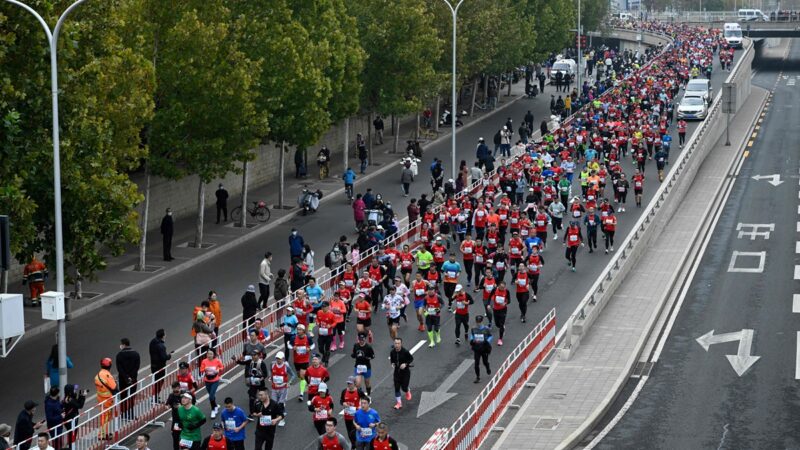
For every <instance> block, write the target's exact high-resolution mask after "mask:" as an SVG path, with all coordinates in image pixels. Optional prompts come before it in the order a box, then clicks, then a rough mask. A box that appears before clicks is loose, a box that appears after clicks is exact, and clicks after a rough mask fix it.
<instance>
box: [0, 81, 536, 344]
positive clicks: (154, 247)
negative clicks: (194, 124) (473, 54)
mask: <svg viewBox="0 0 800 450" xmlns="http://www.w3.org/2000/svg"><path fill="white" fill-rule="evenodd" d="M524 91H525V83H524V81H521V82H519V83H516V84H514V85H512V88H511V96H506V95H505V94H506V93H507V91H506V90H505V89H504V90H503V94H502V95H501V96H500V98H499V99H498V107H497V109H495V110H487V111H481V110H478V109H476V110H475V115H474V116H473V117H469V118H466V119H463V120H464V126H462V127H460V128H459V131H460V130H463V129H465V128H467V127H469V126H471V125H472V124H475V123H479V122H481V121H482V120H484V119H486V118H487V117H489V116H491V115H493V114H495V113H498V112H501V111H502V110H503V109H504V108H505V107H506V106H508V105H510V104H512V103H514V102H515V101H516V100H518V99H519V98H521V97H522V96H523V95H524ZM535 101H536V102H537V103H542V104H545V103H546V102H549V96H539V97H538V98H537V99H536V100H535ZM498 123H500V119H498ZM386 126H387V127H390V121H389V120H388V119H387V120H386ZM411 129H413V124H412V120H407V121H404V122H402V123H401V127H400V143H399V149H398V151H399V152H401V153H402V152H404V151H405V147H406V142H405V140H406V138H407V137H408V136H409V133H410V131H409V130H411ZM450 134H451V133H450V128H449V127H444V128H440V134H439V138H438V139H437V140H436V141H431V142H424V141H423V144H422V145H423V150H424V148H425V147H427V146H428V145H430V144H431V143H432V142H438V141H441V140H444V139H449V138H450ZM393 142H394V136H392V135H391V130H390V129H389V128H387V131H386V134H385V136H384V143H383V144H382V145H373V150H372V153H373V161H372V164H371V165H370V166H369V167H368V168H367V173H366V175H360V176H359V178H358V180H357V182H356V183H357V184H356V191H358V185H359V184H361V183H363V182H364V181H366V180H369V179H371V178H373V177H376V176H378V175H380V174H381V173H383V172H385V171H387V170H390V169H391V168H394V169H396V170H397V171H398V173H399V166H396V164H397V161H399V158H400V156H401V154H399V153H392V147H393ZM468 145H469V146H472V145H473V143H472V142H470V143H469V144H468ZM317 148H318V147H317ZM314 151H316V150H314V149H310V150H309V155H312V153H313V152H314ZM292 155H293V153H292V152H290V153H289V156H287V161H286V164H287V166H291V167H294V163H293V160H292ZM313 155H316V153H313ZM309 159H311V156H309ZM349 162H350V166H351V167H353V168H354V170H356V172H358V160H357V159H354V157H353V154H352V152H351V154H350V161H349ZM449 167H450V165H449V162H446V163H445V168H446V169H447V170H448V171H449V170H450V169H449ZM311 169H312V170H311V171H310V173H309V176H308V177H306V178H302V179H295V178H294V176H293V173H287V175H286V176H285V194H284V204H285V205H288V206H289V207H291V208H292V209H288V210H286V209H283V210H281V209H271V211H270V212H271V218H270V220H269V222H267V223H266V224H256V226H255V227H253V228H248V229H247V230H242V229H241V228H238V227H233V223H232V222H230V221H229V222H228V223H227V224H225V225H223V224H220V225H216V224H215V221H216V207H215V206H214V205H213V203H211V205H210V207H209V208H207V209H206V211H205V219H204V223H205V228H204V239H203V241H204V245H205V244H211V247H210V248H204V249H195V248H192V247H189V246H188V245H187V244H188V243H189V242H193V241H194V233H195V217H194V216H192V217H187V218H182V219H179V220H177V221H176V222H175V235H174V237H173V251H172V256H173V257H174V258H175V260H174V261H172V262H164V261H163V260H162V246H161V235H160V232H159V230H152V231H150V232H148V234H147V251H146V255H147V256H146V261H147V266H148V269H150V270H151V271H149V272H138V271H134V267H135V265H136V264H138V261H139V249H138V246H132V247H130V248H129V249H128V251H127V252H126V253H125V254H123V255H121V256H119V257H116V258H113V257H109V258H108V260H107V264H108V268H107V269H106V270H104V271H103V272H101V273H99V274H98V278H97V279H96V280H87V281H84V282H83V293H84V296H83V298H82V299H80V300H69V301H68V303H71V305H70V311H71V313H72V316H73V317H77V316H80V315H82V314H85V313H87V312H89V311H92V310H94V309H96V308H99V307H102V306H104V305H108V304H109V303H112V302H114V301H116V300H118V299H121V298H123V297H125V296H128V295H130V294H132V293H133V292H135V291H137V290H139V289H141V288H143V287H145V286H148V285H150V284H152V283H154V282H156V281H157V280H160V279H163V278H165V277H168V276H170V275H173V274H175V273H178V272H180V271H182V270H185V269H187V268H189V267H192V266H194V265H195V264H198V263H199V262H201V261H204V260H206V259H208V258H210V257H212V256H214V255H216V254H218V253H221V252H222V251H225V250H227V249H229V248H231V247H233V246H235V245H237V244H241V243H242V242H244V241H247V240H250V239H252V238H253V237H255V236H257V235H259V234H261V233H263V232H264V231H265V230H268V229H271V228H274V227H275V226H277V225H279V224H281V223H285V222H287V221H288V220H290V219H291V218H292V217H294V216H295V214H296V213H297V212H298V208H296V200H297V197H298V195H299V194H300V192H301V191H302V189H303V186H304V185H306V184H308V185H309V186H311V187H313V188H318V189H321V190H322V192H323V194H324V196H323V202H326V201H327V200H326V197H332V196H335V195H337V194H338V195H340V196H341V195H343V194H342V192H341V191H342V188H343V184H342V181H341V175H342V173H343V172H344V166H343V159H342V158H341V155H335V157H334V159H333V161H332V164H331V169H330V170H331V172H330V173H331V176H330V177H329V178H328V179H326V180H318V179H317V177H316V176H315V175H316V174H315V173H313V172H314V170H315V169H316V165H313V166H312V167H311ZM424 169H425V168H420V170H424ZM422 173H427V172H422ZM247 198H248V202H250V201H256V200H264V201H265V202H267V204H268V205H270V207H272V205H275V204H277V203H278V182H277V181H275V182H270V183H267V184H265V185H262V186H258V187H253V188H251V189H250V190H249V191H248V194H247ZM328 200H329V198H328ZM228 203H229V212H230V210H232V209H233V208H234V207H236V206H237V205H238V204H239V197H238V196H237V197H236V198H231V199H230V200H229V202H228ZM323 205H324V203H323ZM323 207H324V206H323ZM150 214H161V211H150ZM248 219H249V220H248V222H250V223H249V224H248V225H251V223H253V222H255V221H254V220H253V219H252V218H249V217H248ZM318 253H319V255H322V253H321V252H318ZM320 259H321V258H320ZM23 288H24V286H21V285H19V284H17V283H11V284H10V285H9V292H25V294H24V295H25V297H26V302H27V297H28V293H27V289H23ZM47 288H48V289H55V278H54V277H50V280H49V282H48V285H47ZM73 290H74V286H72V285H67V291H70V292H71V291H73ZM54 329H55V323H54V322H49V321H44V320H42V317H41V309H40V308H39V307H33V306H26V307H25V330H26V335H27V336H28V337H30V336H32V335H36V334H39V333H41V332H44V331H48V330H54Z"/></svg>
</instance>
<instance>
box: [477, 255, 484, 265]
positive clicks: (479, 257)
mask: <svg viewBox="0 0 800 450" xmlns="http://www.w3.org/2000/svg"><path fill="white" fill-rule="evenodd" d="M475 262H476V263H478V264H481V263H483V256H481V255H475Z"/></svg>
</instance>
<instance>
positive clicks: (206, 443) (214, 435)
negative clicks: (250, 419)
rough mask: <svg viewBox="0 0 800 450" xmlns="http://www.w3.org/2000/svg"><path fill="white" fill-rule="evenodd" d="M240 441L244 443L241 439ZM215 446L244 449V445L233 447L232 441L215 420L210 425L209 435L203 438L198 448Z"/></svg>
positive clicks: (231, 449)
mask: <svg viewBox="0 0 800 450" xmlns="http://www.w3.org/2000/svg"><path fill="white" fill-rule="evenodd" d="M246 422H247V421H245V423H246ZM223 441H224V442H223ZM241 443H244V441H241ZM217 448H221V449H225V450H233V449H236V450H239V449H240V448H241V449H244V446H240V447H234V445H233V442H231V440H230V439H228V437H226V436H225V435H224V434H223V433H222V424H221V423H219V422H215V423H214V425H212V426H211V436H208V437H207V438H205V439H204V440H203V443H202V444H200V450H210V449H217Z"/></svg>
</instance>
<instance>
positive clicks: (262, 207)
mask: <svg viewBox="0 0 800 450" xmlns="http://www.w3.org/2000/svg"><path fill="white" fill-rule="evenodd" d="M247 214H249V215H250V217H253V218H255V219H256V220H257V221H259V222H261V223H264V222H266V221H268V220H269V218H270V212H269V208H267V204H266V203H265V202H264V201H263V200H258V201H255V202H253V207H252V208H247ZM231 219H232V220H233V222H234V223H237V222H240V221H241V220H242V207H241V206H237V207H236V208H234V210H233V211H231Z"/></svg>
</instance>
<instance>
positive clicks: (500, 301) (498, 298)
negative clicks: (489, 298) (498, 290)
mask: <svg viewBox="0 0 800 450" xmlns="http://www.w3.org/2000/svg"><path fill="white" fill-rule="evenodd" d="M494 301H495V303H497V304H498V305H504V304H505V303H506V298H505V297H503V296H502V295H497V296H495V298H494Z"/></svg>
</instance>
